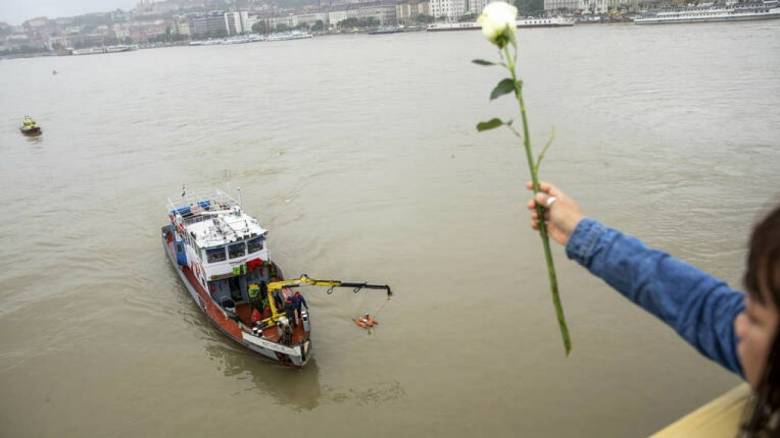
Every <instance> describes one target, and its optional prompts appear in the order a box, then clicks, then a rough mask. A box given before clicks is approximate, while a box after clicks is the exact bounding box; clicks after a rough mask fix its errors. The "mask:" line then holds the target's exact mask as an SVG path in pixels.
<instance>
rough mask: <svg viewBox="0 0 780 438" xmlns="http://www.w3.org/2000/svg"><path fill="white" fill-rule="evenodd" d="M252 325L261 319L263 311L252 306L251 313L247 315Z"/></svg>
mask: <svg viewBox="0 0 780 438" xmlns="http://www.w3.org/2000/svg"><path fill="white" fill-rule="evenodd" d="M249 319H250V321H251V322H252V325H253V326H254V325H257V323H258V322H260V321H262V320H263V312H262V311H260V310H258V309H257V307H252V315H251V316H250V317H249Z"/></svg>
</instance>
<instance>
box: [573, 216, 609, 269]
mask: <svg viewBox="0 0 780 438" xmlns="http://www.w3.org/2000/svg"><path fill="white" fill-rule="evenodd" d="M606 231H607V229H606V227H605V226H604V225H602V224H601V223H600V222H598V221H596V220H594V219H590V218H587V217H586V218H583V219H582V220H581V221H580V223H578V224H577V227H576V228H575V229H574V232H573V233H572V234H571V237H570V238H569V242H568V243H567V244H566V256H567V257H568V258H570V259H572V260H575V261H576V262H577V263H579V264H581V265H583V266H587V265H588V260H590V258H591V256H592V255H593V251H594V249H595V247H596V243H597V242H598V240H599V238H600V237H601V236H602V235H603V234H604V233H605V232H606Z"/></svg>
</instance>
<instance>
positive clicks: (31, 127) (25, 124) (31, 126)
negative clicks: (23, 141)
mask: <svg viewBox="0 0 780 438" xmlns="http://www.w3.org/2000/svg"><path fill="white" fill-rule="evenodd" d="M19 130H20V131H22V134H24V135H29V136H35V135H40V134H41V127H40V126H38V123H36V122H35V120H33V119H32V117H30V116H24V120H23V121H22V126H20V127H19Z"/></svg>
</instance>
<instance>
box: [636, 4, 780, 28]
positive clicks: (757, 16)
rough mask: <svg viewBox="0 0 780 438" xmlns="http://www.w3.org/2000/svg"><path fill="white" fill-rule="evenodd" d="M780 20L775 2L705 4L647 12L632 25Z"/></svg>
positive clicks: (779, 13) (779, 9) (779, 10)
mask: <svg viewBox="0 0 780 438" xmlns="http://www.w3.org/2000/svg"><path fill="white" fill-rule="evenodd" d="M777 18H780V8H779V7H777V1H776V0H770V1H765V2H762V3H727V4H714V3H705V4H701V5H698V6H690V7H683V8H672V9H661V10H657V11H648V12H646V13H644V14H642V15H639V16H637V17H636V18H634V24H681V23H712V22H722V21H754V20H771V19H777Z"/></svg>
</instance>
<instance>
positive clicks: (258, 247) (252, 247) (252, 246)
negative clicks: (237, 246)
mask: <svg viewBox="0 0 780 438" xmlns="http://www.w3.org/2000/svg"><path fill="white" fill-rule="evenodd" d="M246 244H247V246H248V247H249V252H250V253H253V252H257V251H262V250H263V238H262V237H255V238H254V239H252V240H250V241H248V242H247V243H246Z"/></svg>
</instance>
